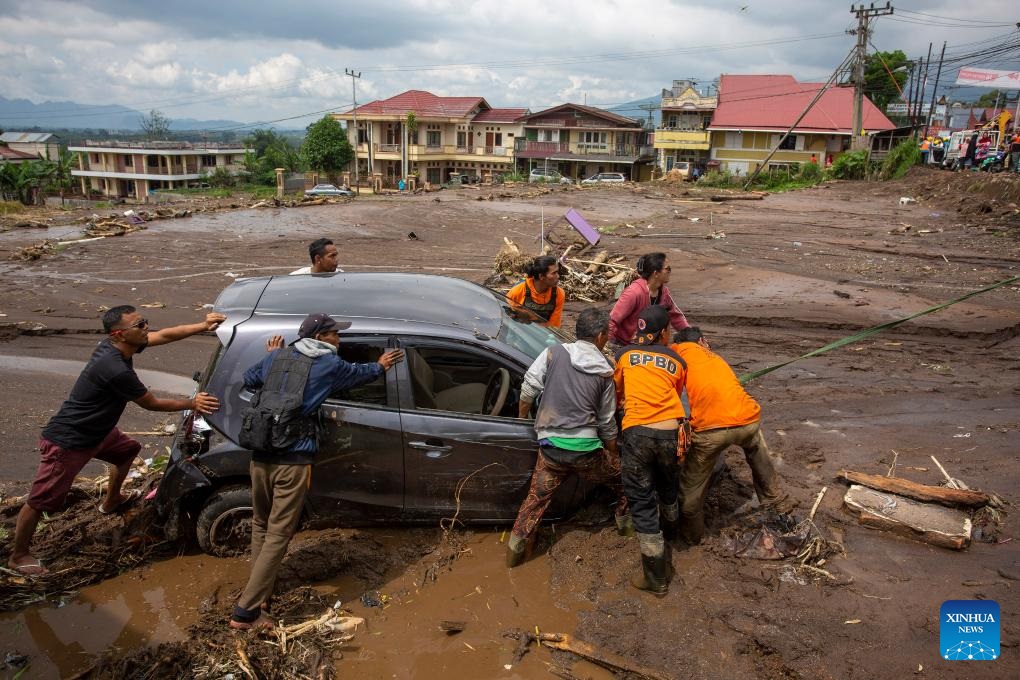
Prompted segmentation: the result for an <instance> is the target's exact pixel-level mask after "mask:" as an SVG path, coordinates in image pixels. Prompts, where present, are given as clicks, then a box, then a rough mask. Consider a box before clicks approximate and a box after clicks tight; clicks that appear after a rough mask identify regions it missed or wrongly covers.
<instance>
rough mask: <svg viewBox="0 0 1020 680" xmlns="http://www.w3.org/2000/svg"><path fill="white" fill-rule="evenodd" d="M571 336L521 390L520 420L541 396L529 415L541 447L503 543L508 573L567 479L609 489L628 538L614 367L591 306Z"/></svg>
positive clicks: (600, 314)
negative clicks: (532, 415)
mask: <svg viewBox="0 0 1020 680" xmlns="http://www.w3.org/2000/svg"><path fill="white" fill-rule="evenodd" d="M576 335H577V342H571V343H568V344H565V345H554V346H553V347H550V348H549V349H547V350H546V351H544V352H542V354H541V355H539V357H538V358H537V359H535V363H533V364H532V365H531V368H529V369H528V372H527V373H526V374H525V376H524V384H523V385H522V386H521V401H520V405H519V407H518V408H519V417H521V418H527V417H528V414H529V413H530V412H531V408H532V405H533V404H534V402H535V399H536V398H537V397H538V395H539V394H540V393H542V403H541V404H540V405H539V408H538V413H537V414H536V416H535V433H536V435H537V436H538V446H539V449H538V460H537V461H536V463H535V471H534V473H533V474H532V475H531V488H530V489H528V496H527V497H526V498H525V499H524V502H523V503H522V504H521V509H520V510H519V511H518V512H517V521H516V522H515V523H514V528H513V531H512V532H511V534H510V541H509V542H508V543H507V552H506V564H507V566H508V567H516V566H517V565H518V564H520V563H521V562H523V561H524V548H525V546H526V544H527V541H528V537H529V536H530V535H531V534H532V532H533V531H534V530H535V527H537V526H538V524H539V522H541V521H542V515H543V514H544V513H545V511H546V508H548V507H549V502H550V501H551V500H552V497H553V494H554V493H555V492H556V489H558V488H559V486H560V484H562V483H563V481H564V480H565V479H567V477H569V476H570V475H571V474H572V473H577V474H579V475H581V476H582V477H583V478H585V479H587V480H588V481H590V482H592V483H595V484H605V485H607V486H608V487H609V488H610V489H611V490H612V492H613V493H614V494H615V496H616V498H617V502H616V527H617V530H618V531H619V532H620V534H622V535H624V536H631V535H633V534H634V523H633V521H632V520H631V518H630V514H629V512H628V506H627V497H626V496H625V495H624V493H623V485H622V483H621V480H620V452H619V450H618V449H617V446H616V431H617V429H616V418H615V415H616V386H615V385H614V383H613V367H612V366H610V365H609V362H608V361H607V360H606V357H605V356H604V355H603V354H602V348H603V347H605V345H606V342H607V341H608V340H609V314H608V313H606V312H604V311H602V310H599V309H594V308H592V309H586V310H585V311H583V312H581V314H580V316H578V318H577V328H576Z"/></svg>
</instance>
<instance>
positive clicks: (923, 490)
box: [838, 470, 989, 508]
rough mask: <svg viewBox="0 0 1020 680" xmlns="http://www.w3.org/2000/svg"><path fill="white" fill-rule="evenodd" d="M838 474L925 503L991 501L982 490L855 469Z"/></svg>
mask: <svg viewBox="0 0 1020 680" xmlns="http://www.w3.org/2000/svg"><path fill="white" fill-rule="evenodd" d="M838 476H839V477H841V478H843V479H845V480H846V481H848V482H850V483H852V484H863V485H864V486H869V487H871V488H872V489H878V490H879V491H888V492H890V493H895V494H899V495H901V496H906V497H907V498H913V499H914V500H918V501H923V502H925V503H940V504H942V505H948V506H960V505H962V506H964V507H968V508H980V507H982V506H985V505H988V501H989V496H988V494H986V493H983V492H981V491H964V490H963V489H950V488H948V487H944V486H929V485H927V484H918V483H917V482H911V481H910V480H908V479H900V478H898V477H880V476H879V475H869V474H867V473H864V472H854V471H853V470H840V471H839V475H838Z"/></svg>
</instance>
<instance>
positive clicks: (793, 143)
mask: <svg viewBox="0 0 1020 680" xmlns="http://www.w3.org/2000/svg"><path fill="white" fill-rule="evenodd" d="M779 148H780V149H782V150H784V151H793V150H794V149H796V148H797V135H790V136H789V137H787V138H786V139H784V140H783V141H782V143H781V144H780V145H779Z"/></svg>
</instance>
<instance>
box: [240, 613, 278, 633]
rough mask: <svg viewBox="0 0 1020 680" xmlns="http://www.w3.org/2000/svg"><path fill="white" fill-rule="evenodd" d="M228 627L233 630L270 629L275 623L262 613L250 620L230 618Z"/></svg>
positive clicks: (274, 626)
mask: <svg viewBox="0 0 1020 680" xmlns="http://www.w3.org/2000/svg"><path fill="white" fill-rule="evenodd" d="M230 627H231V628H232V629H234V630H272V629H273V628H276V624H275V623H274V622H273V620H272V619H270V618H269V617H268V616H266V615H265V614H262V615H260V616H259V617H258V618H257V619H255V620H254V621H251V622H248V621H238V620H237V619H235V618H231V619H230Z"/></svg>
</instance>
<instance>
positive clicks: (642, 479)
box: [613, 305, 686, 597]
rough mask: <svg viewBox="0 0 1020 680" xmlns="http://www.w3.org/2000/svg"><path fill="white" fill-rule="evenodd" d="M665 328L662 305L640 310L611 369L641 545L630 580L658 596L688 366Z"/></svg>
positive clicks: (672, 522)
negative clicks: (631, 339) (630, 339)
mask: <svg viewBox="0 0 1020 680" xmlns="http://www.w3.org/2000/svg"><path fill="white" fill-rule="evenodd" d="M669 332H670V323H669V313H668V312H667V311H666V309H665V308H664V307H661V306H659V305H652V306H650V307H645V308H644V309H643V310H641V313H640V314H639V315H638V322H637V334H636V338H635V341H636V342H635V344H633V345H627V346H626V347H624V348H623V349H621V350H620V351H619V352H618V353H617V355H616V372H615V373H614V375H613V380H614V381H615V383H616V395H617V397H616V398H617V404H618V410H622V411H623V428H622V429H623V434H622V436H621V437H620V451H621V458H622V466H623V490H624V493H625V494H626V495H627V500H628V501H629V502H630V511H631V516H632V517H633V520H634V527H635V529H637V537H638V545H639V547H640V549H641V574H640V575H638V576H635V577H634V578H632V579H631V581H630V583H631V585H633V586H634V587H635V588H638V589H640V590H647V591H649V592H651V593H654V594H655V595H657V596H659V597H661V596H663V595H665V594H666V591H667V589H668V588H669V574H670V568H669V555H668V553H667V552H666V542H665V538H664V536H663V532H662V529H663V526H665V528H666V529H667V530H668V531H670V530H671V529H672V528H673V527H675V526H676V524H677V521H678V519H679V514H680V507H679V502H678V499H677V489H678V485H677V473H678V471H677V456H676V449H677V434H678V429H679V427H680V423H681V421H682V420H683V419H684V417H685V416H686V414H685V413H684V407H683V404H682V403H681V402H680V394H681V392H683V389H684V379H685V375H686V367H685V366H684V360H683V359H682V358H680V356H678V355H677V354H676V353H675V352H674V351H673V350H671V349H670V348H669V347H667V346H666V343H667V342H669ZM660 509H661V519H662V525H660V522H659V520H660Z"/></svg>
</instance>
